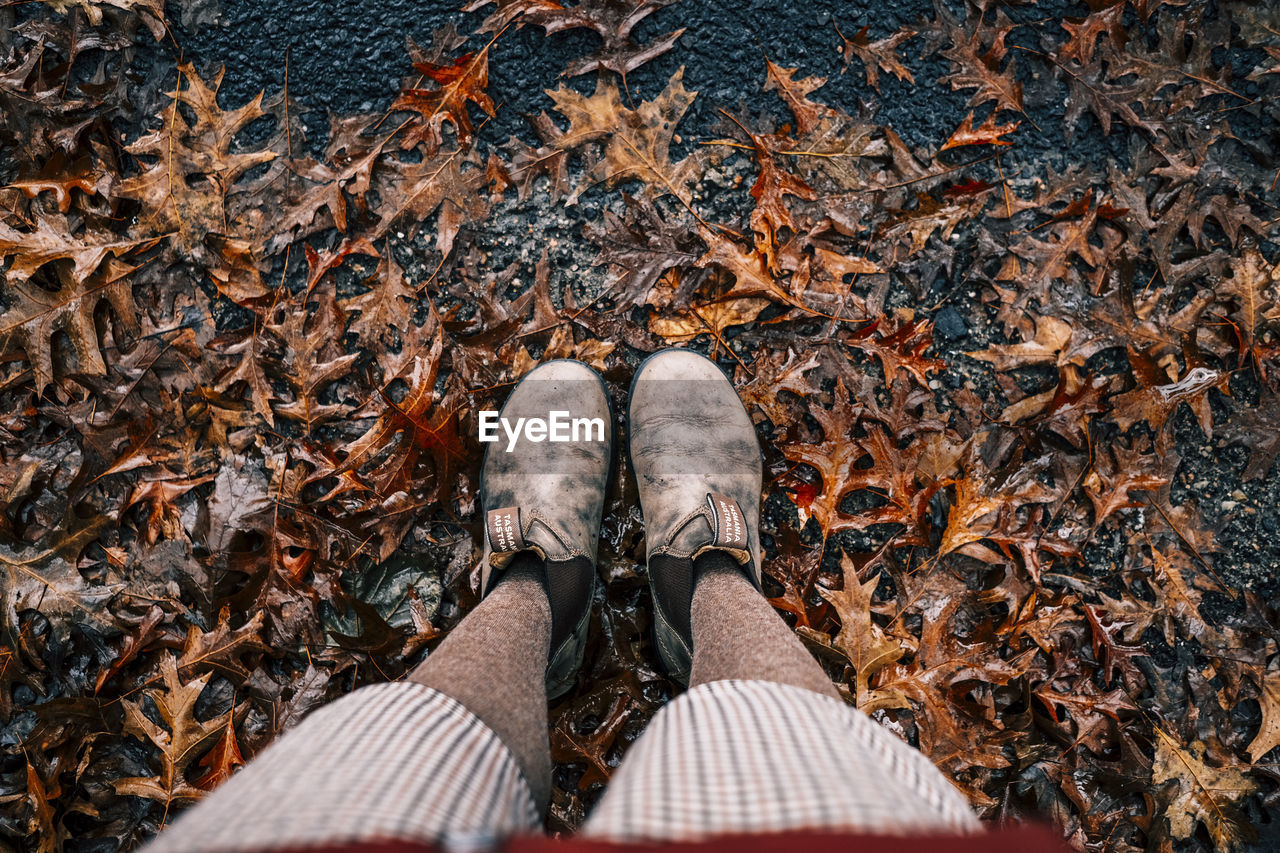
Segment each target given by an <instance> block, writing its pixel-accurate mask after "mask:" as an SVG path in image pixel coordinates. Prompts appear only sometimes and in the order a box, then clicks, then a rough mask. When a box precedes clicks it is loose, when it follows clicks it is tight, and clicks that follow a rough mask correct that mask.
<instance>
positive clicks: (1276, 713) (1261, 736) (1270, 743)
mask: <svg viewBox="0 0 1280 853" xmlns="http://www.w3.org/2000/svg"><path fill="white" fill-rule="evenodd" d="M1259 682H1260V683H1259V685H1258V703H1259V704H1260V705H1261V706H1262V724H1261V725H1259V726H1258V733H1257V734H1256V735H1254V737H1253V740H1251V741H1250V742H1249V746H1248V751H1249V760H1250V761H1252V762H1253V763H1254V764H1257V763H1258V759H1260V758H1262V757H1263V756H1264V755H1266V754H1267V753H1268V752H1270V751H1271V750H1273V749H1275V748H1276V747H1277V746H1280V672H1276V671H1274V670H1273V671H1268V672H1267V673H1265V674H1264V675H1263V676H1262V677H1261V678H1260V679H1259Z"/></svg>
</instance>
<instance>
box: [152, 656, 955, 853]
mask: <svg viewBox="0 0 1280 853" xmlns="http://www.w3.org/2000/svg"><path fill="white" fill-rule="evenodd" d="M540 826H541V816H540V815H539V814H538V810H537V808H536V806H535V804H534V800H533V796H532V795H531V793H530V791H529V785H528V783H527V782H526V781H525V779H524V777H523V775H522V774H521V771H520V768H519V767H518V766H517V764H516V760H515V758H514V757H513V755H512V753H511V752H510V751H509V750H508V749H507V747H506V746H505V745H504V744H503V743H502V741H501V740H500V739H499V738H498V736H497V735H495V734H494V733H493V732H492V731H491V730H489V728H488V727H486V726H485V725H484V723H482V722H481V721H480V719H479V718H478V717H476V716H475V715H474V714H472V713H471V712H469V711H468V710H467V709H466V708H464V707H463V706H462V705H460V704H459V703H458V702H456V701H454V700H453V699H450V698H449V697H447V696H445V695H444V694H443V693H440V692H439V691H436V690H433V689H431V688H429V687H424V686H422V685H418V684H411V683H398V684H382V685H377V686H373V687H365V688H361V689H360V690H357V691H355V692H354V693H352V694H350V695H349V696H346V697H344V698H342V699H340V700H339V701H337V702H334V703H332V704H330V705H329V706H327V707H325V708H322V709H320V710H319V711H317V712H315V713H314V714H312V715H311V716H310V717H308V718H307V719H306V720H304V721H303V722H302V724H301V725H299V726H298V727H297V728H296V729H294V730H292V731H290V732H288V733H287V734H285V735H284V736H283V737H281V738H280V739H279V740H278V741H277V742H276V743H274V744H272V745H271V746H270V747H269V748H267V749H266V750H264V751H263V752H262V754H261V755H259V756H258V757H257V758H256V759H254V760H253V761H252V762H250V763H249V765H248V766H246V767H245V768H244V769H243V770H241V771H240V772H239V773H237V774H236V775H235V776H234V777H232V778H231V779H230V780H228V781H227V782H226V783H225V784H224V785H223V786H222V787H220V788H219V789H218V790H217V791H215V792H214V793H213V794H211V795H210V796H209V797H208V798H206V799H205V800H204V801H203V802H201V803H200V804H199V805H197V806H196V807H195V808H193V809H191V810H190V811H188V812H187V813H186V814H184V815H183V816H182V817H181V818H180V819H178V820H177V821H176V822H175V823H174V825H173V826H172V827H171V828H169V829H166V830H165V831H163V832H161V833H160V835H159V836H157V838H156V839H155V840H154V841H152V842H151V843H150V845H149V846H148V847H147V848H146V853H171V851H197V853H204V851H237V853H239V851H250V850H268V849H273V848H285V847H289V848H297V847H305V846H309V845H320V844H324V845H340V844H348V843H353V842H365V841H372V840H377V839H394V840H403V841H410V842H421V843H427V844H434V845H438V846H440V847H443V848H446V849H450V850H479V849H483V848H485V847H488V846H491V845H495V844H497V843H499V842H501V841H502V840H503V839H505V838H507V837H510V836H513V835H520V834H528V833H535V832H538V831H539V829H540ZM805 829H808V830H840V831H850V832H861V833H868V834H871V833H874V834H879V835H886V834H895V833H898V834H922V833H964V832H970V831H977V829H978V821H977V819H976V817H975V816H974V814H973V812H972V810H971V809H970V808H969V806H968V804H967V802H966V801H965V799H964V797H963V796H962V795H961V794H960V793H959V791H957V790H956V789H955V788H954V787H953V786H952V785H951V784H950V783H949V782H947V780H946V779H945V778H944V777H943V776H942V774H941V773H940V772H939V771H938V770H937V768H935V767H934V766H933V765H932V764H931V763H929V761H928V759H926V758H925V757H924V756H922V755H921V754H920V753H919V752H917V751H916V750H915V749H913V748H911V747H910V746H908V745H907V744H905V743H903V742H902V741H901V740H899V739H898V738H897V737H895V736H894V735H893V734H892V733H890V732H889V731H887V730H885V729H883V728H881V727H880V726H878V725H877V724H876V723H875V722H873V721H872V720H871V719H870V718H869V717H867V716H866V715H865V714H863V713H862V712H860V711H857V710H855V709H853V708H850V707H849V706H847V705H845V704H844V703H842V702H839V701H837V700H835V699H832V698H829V697H826V696H821V695H818V694H816V693H813V692H810V691H808V690H803V689H801V688H798V687H791V686H787V685H781V684H775V683H772V682H766V681H717V682H712V683H709V684H703V685H701V686H699V687H695V688H693V689H692V690H690V691H688V692H687V693H685V694H683V695H682V696H680V697H679V698H677V699H675V700H674V701H672V702H671V703H670V704H668V705H667V706H666V707H665V708H663V709H662V710H661V711H660V712H659V713H658V714H657V716H656V717H654V719H653V721H652V722H651V723H650V725H649V727H648V728H647V729H646V730H645V732H644V734H643V735H642V736H641V737H640V739H639V740H638V741H637V742H636V743H635V744H634V745H633V746H632V748H631V750H630V751H629V752H628V753H627V755H626V757H625V759H624V760H623V762H622V764H621V766H620V767H619V768H618V771H617V772H616V773H615V774H614V776H613V779H612V780H611V781H610V783H609V787H608V788H607V789H606V791H605V794H604V796H603V797H602V798H601V800H600V802H599V803H598V805H597V806H596V809H595V810H594V811H593V812H592V814H591V815H590V816H589V817H588V819H587V822H586V824H585V825H584V827H583V829H582V832H581V834H582V835H583V836H588V837H594V838H598V839H601V840H608V841H619V842H632V841H650V842H665V841H696V840H701V839H706V838H709V837H713V836H716V835H724V834H744V833H772V832H783V831H790V830H805Z"/></svg>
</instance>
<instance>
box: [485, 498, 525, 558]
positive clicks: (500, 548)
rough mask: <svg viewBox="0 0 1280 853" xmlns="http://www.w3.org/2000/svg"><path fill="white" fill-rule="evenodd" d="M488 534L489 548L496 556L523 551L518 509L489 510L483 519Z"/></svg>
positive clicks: (522, 536) (523, 544)
mask: <svg viewBox="0 0 1280 853" xmlns="http://www.w3.org/2000/svg"><path fill="white" fill-rule="evenodd" d="M485 524H486V527H487V529H488V533H489V547H490V548H492V549H493V551H494V552H495V553H498V554H514V553H515V552H516V551H523V550H524V549H525V548H526V547H527V546H526V545H525V542H524V532H523V531H524V528H523V527H522V526H521V524H520V507H518V506H504V507H500V508H498V509H491V510H489V513H488V516H487V518H486V519H485Z"/></svg>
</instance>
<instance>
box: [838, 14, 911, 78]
mask: <svg viewBox="0 0 1280 853" xmlns="http://www.w3.org/2000/svg"><path fill="white" fill-rule="evenodd" d="M870 30H871V26H870V25H869V24H868V25H867V26H864V27H863V28H862V29H860V30H858V32H857V33H855V34H854V36H853V38H846V37H845V35H844V33H842V32H840V28H839V27H837V28H836V34H837V35H839V36H840V40H841V41H842V42H844V46H843V47H842V48H841V53H842V54H843V55H844V67H845V68H848V67H849V63H850V62H851V61H853V58H854V57H857V58H858V59H859V60H860V61H861V62H862V65H863V67H864V68H865V69H866V72H867V85H868V86H870V87H871V88H872V89H875V90H876V91H877V92H879V91H880V72H881V71H884V72H886V73H888V74H892V75H893V76H895V77H897V78H898V79H899V80H904V81H906V82H907V83H914V82H916V80H915V78H914V77H912V76H911V72H910V71H908V70H907V67H906V66H905V65H903V64H902V60H901V59H899V58H898V47H899V46H900V45H901V44H902V43H903V42H905V41H907V40H909V39H910V38H911V37H912V36H914V35H915V31H914V30H911V29H908V28H906V27H903V28H902V29H900V30H898V31H897V32H895V33H893V34H892V35H888V36H886V37H884V38H882V39H880V40H879V41H872V40H871V37H870V36H868V35H867V33H868V32H869V31H870Z"/></svg>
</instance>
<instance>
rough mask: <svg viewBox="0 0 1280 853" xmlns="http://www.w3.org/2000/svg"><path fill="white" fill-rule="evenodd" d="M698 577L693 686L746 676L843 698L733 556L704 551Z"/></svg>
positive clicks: (696, 566)
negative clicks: (734, 560) (705, 552)
mask: <svg viewBox="0 0 1280 853" xmlns="http://www.w3.org/2000/svg"><path fill="white" fill-rule="evenodd" d="M694 578H695V580H694V589H693V611H692V623H693V670H692V672H691V673H690V678H689V686H690V687H695V686H697V685H699V684H705V683H707V682H708V681H723V680H726V679H748V680H757V681H774V682H777V683H779V684H790V685H794V686H796V687H803V688H804V689H806V690H812V691H813V692H815V693H821V694H823V695H824V696H832V697H834V698H836V699H839V698H840V694H839V693H838V692H837V691H836V688H835V686H834V685H832V683H831V679H829V678H827V674H826V673H825V672H823V670H822V667H821V666H820V665H819V664H818V662H817V661H816V660H815V659H814V657H813V655H811V654H809V651H808V650H807V649H806V648H805V647H804V645H803V644H802V643H801V642H800V640H799V638H797V637H796V635H795V633H794V632H793V631H792V630H791V628H790V627H789V626H788V625H787V623H786V622H784V621H782V617H781V616H779V615H778V614H777V613H776V612H774V609H773V608H772V607H771V606H770V605H769V602H768V601H767V600H766V599H765V597H764V596H763V595H761V594H760V591H759V590H757V589H756V588H755V587H754V586H752V584H751V581H749V580H748V579H747V577H746V575H744V574H743V573H742V569H741V568H739V567H738V566H737V565H736V564H735V563H734V562H733V560H732V559H730V558H729V557H728V556H727V555H725V554H721V553H716V552H712V553H709V554H705V555H703V556H702V557H699V558H698V559H697V560H696V561H695V562H694Z"/></svg>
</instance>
